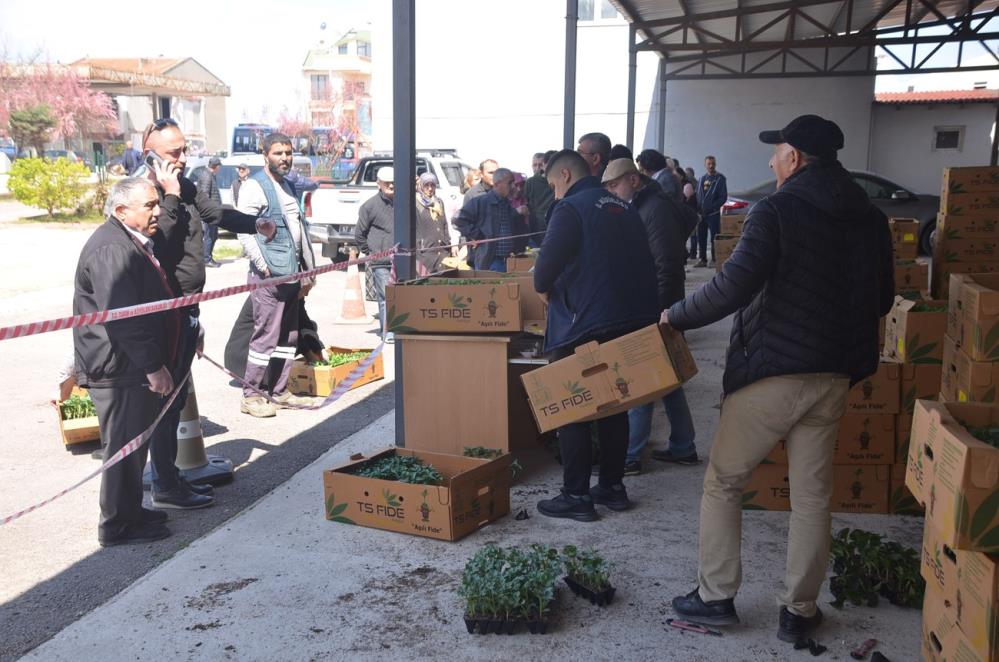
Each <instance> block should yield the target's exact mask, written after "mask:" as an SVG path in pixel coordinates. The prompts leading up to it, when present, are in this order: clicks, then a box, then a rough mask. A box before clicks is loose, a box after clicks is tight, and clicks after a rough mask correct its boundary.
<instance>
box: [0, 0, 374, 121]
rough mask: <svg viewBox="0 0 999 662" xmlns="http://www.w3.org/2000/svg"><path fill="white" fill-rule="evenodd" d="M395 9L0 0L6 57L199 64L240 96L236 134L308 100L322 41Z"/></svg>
mask: <svg viewBox="0 0 999 662" xmlns="http://www.w3.org/2000/svg"><path fill="white" fill-rule="evenodd" d="M390 7H391V4H390V2H389V0H367V1H365V0H285V1H284V2H275V1H274V0H238V1H236V0H200V1H199V2H194V1H192V0H174V1H173V2H169V3H110V2H98V3H94V2H79V1H77V0H73V1H70V0H50V1H49V2H39V0H0V53H4V52H5V53H6V55H7V57H8V58H11V57H14V58H16V57H29V56H31V55H32V54H34V53H36V52H40V53H41V54H42V56H43V58H45V59H48V60H51V61H59V62H63V63H68V62H72V61H74V60H77V59H79V58H81V57H88V56H89V57H140V56H141V57H159V56H163V57H185V56H189V57H193V58H194V59H196V60H197V61H198V62H200V63H201V64H203V65H204V66H205V67H206V68H207V69H208V70H209V71H211V72H212V73H213V74H215V75H216V76H218V77H219V78H221V79H222V81H223V82H225V83H226V84H227V85H229V86H230V87H231V89H232V96H231V97H230V98H229V100H228V102H227V106H226V108H227V113H228V121H229V125H230V127H231V126H232V125H233V124H234V123H236V122H240V121H258V120H261V119H265V118H263V117H260V114H261V111H262V109H263V108H265V107H269V111H270V117H269V118H266V119H270V120H272V121H273V120H274V119H275V118H276V117H277V115H278V113H279V112H280V111H281V105H282V104H283V103H284V102H289V103H288V105H289V106H291V105H294V104H295V102H296V96H297V95H299V94H305V93H306V91H305V90H304V86H303V84H302V71H301V67H302V62H303V61H304V60H305V54H306V52H307V51H308V50H309V48H311V47H313V46H314V45H315V44H316V43H318V40H319V38H320V34H321V32H322V34H324V35H325V36H326V40H327V43H328V42H329V41H330V40H333V39H336V38H337V37H338V36H339V35H341V34H342V33H344V32H346V31H347V30H348V29H350V28H352V27H353V28H357V29H363V28H366V27H367V23H368V21H369V20H370V18H371V14H372V12H373V11H387V10H389V9H390ZM129 10H131V11H129ZM140 17H141V18H140ZM153 17H155V18H153ZM323 23H325V24H326V29H325V30H323V31H321V30H320V26H321V25H322V24H323ZM262 81H266V83H265V84H264V83H262Z"/></svg>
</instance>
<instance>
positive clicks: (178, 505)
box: [153, 485, 215, 510]
mask: <svg viewBox="0 0 999 662" xmlns="http://www.w3.org/2000/svg"><path fill="white" fill-rule="evenodd" d="M214 504H215V498H214V497H210V496H205V495H204V494H195V493H194V492H192V491H191V490H189V489H187V488H186V487H184V486H183V485H182V486H181V487H178V488H176V489H174V490H170V491H169V492H153V507H154V508H173V509H175V510H194V509H196V508H207V507H208V506H211V505H214Z"/></svg>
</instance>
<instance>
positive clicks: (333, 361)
mask: <svg viewBox="0 0 999 662" xmlns="http://www.w3.org/2000/svg"><path fill="white" fill-rule="evenodd" d="M371 351H372V350H370V349H367V350H364V351H360V352H337V353H330V355H329V358H328V359H325V360H323V361H311V362H310V363H309V365H311V366H313V367H315V368H319V367H327V368H339V367H340V366H342V365H347V364H348V363H354V362H356V361H363V360H364V359H366V358H368V355H370V354H371Z"/></svg>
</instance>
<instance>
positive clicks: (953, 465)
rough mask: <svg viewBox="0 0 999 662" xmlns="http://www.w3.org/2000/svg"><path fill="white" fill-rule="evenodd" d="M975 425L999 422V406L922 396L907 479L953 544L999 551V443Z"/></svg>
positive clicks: (944, 540)
mask: <svg viewBox="0 0 999 662" xmlns="http://www.w3.org/2000/svg"><path fill="white" fill-rule="evenodd" d="M965 425H967V426H969V427H993V426H999V406H997V405H990V404H977V403H958V402H930V401H927V400H919V401H917V402H916V411H915V414H914V415H913V420H912V440H911V442H910V443H909V458H908V462H907V463H906V464H907V466H906V473H905V484H906V486H907V487H908V488H909V489H910V490H911V491H912V494H913V496H915V497H916V500H917V501H919V502H920V503H922V504H923V505H925V506H926V522H927V525H929V524H930V523H932V524H933V526H935V527H936V530H937V532H938V534H939V536H940V541H941V542H942V543H944V544H947V545H948V546H949V547H950V548H951V549H962V550H968V551H979V552H987V553H990V554H994V553H997V552H999V449H997V448H993V447H992V446H989V445H988V444H985V443H982V442H981V441H978V440H977V439H976V438H975V437H974V436H972V435H971V433H970V432H968V430H967V428H966V427H965Z"/></svg>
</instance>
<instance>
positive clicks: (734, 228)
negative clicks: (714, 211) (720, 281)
mask: <svg viewBox="0 0 999 662" xmlns="http://www.w3.org/2000/svg"><path fill="white" fill-rule="evenodd" d="M745 222H746V215H745V214H722V215H721V218H720V220H719V229H718V234H716V235H715V237H714V252H713V255H714V256H715V271H721V269H722V265H723V264H725V261H726V260H728V259H729V258H730V257H731V256H732V251H734V250H735V246H736V244H738V243H739V239H740V238H741V237H742V225H743V223H745Z"/></svg>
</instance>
